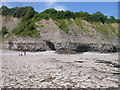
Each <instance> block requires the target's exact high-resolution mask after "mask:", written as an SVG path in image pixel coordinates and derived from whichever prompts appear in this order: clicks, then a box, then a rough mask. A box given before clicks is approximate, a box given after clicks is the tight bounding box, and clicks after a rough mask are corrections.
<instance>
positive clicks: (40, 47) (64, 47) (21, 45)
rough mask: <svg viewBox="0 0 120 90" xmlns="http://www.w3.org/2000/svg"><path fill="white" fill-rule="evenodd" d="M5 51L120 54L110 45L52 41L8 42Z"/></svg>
mask: <svg viewBox="0 0 120 90" xmlns="http://www.w3.org/2000/svg"><path fill="white" fill-rule="evenodd" d="M3 49H10V50H16V51H31V52H36V51H46V50H54V51H56V52H58V53H60V54H75V53H81V52H87V51H96V52H105V53H107V52H118V51H120V47H118V46H114V45H110V44H102V43H101V44H93V43H91V44H82V43H76V42H61V43H56V42H51V41H43V40H40V41H34V40H33V41H32V42H29V41H27V42H26V41H22V42H20V41H19V42H18V41H14V42H13V41H6V42H4V43H3Z"/></svg>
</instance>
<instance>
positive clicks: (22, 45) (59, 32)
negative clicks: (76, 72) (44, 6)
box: [2, 16, 119, 53]
mask: <svg viewBox="0 0 120 90" xmlns="http://www.w3.org/2000/svg"><path fill="white" fill-rule="evenodd" d="M64 22H65V25H66V27H67V29H68V31H67V32H65V30H64V28H61V27H60V23H59V22H58V21H55V20H53V19H48V20H45V19H42V20H40V21H37V22H35V25H36V26H37V27H36V30H37V31H38V33H39V37H28V36H25V37H20V36H16V35H14V34H10V35H9V37H8V38H7V39H5V40H4V41H3V48H6V49H11V50H25V51H45V50H56V51H57V52H59V53H79V52H84V51H99V52H116V51H118V49H119V47H118V39H119V38H118V24H117V23H111V24H108V23H106V24H102V23H100V22H91V23H90V22H87V21H85V20H81V19H77V20H76V19H69V20H67V19H64ZM19 23H21V22H20V19H18V18H13V17H5V16H4V17H2V24H3V26H5V27H6V28H7V29H8V30H9V32H12V30H13V29H14V28H15V27H17V26H18V25H19Z"/></svg>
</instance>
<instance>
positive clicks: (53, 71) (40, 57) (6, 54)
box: [2, 50, 120, 88]
mask: <svg viewBox="0 0 120 90" xmlns="http://www.w3.org/2000/svg"><path fill="white" fill-rule="evenodd" d="M20 53H23V52H15V51H8V50H3V51H2V81H3V82H2V87H3V88H12V87H14V88H19V87H20V88H88V87H90V88H110V87H114V88H117V87H118V86H119V85H120V82H119V80H118V79H119V76H120V72H119V70H118V69H119V68H120V64H119V63H118V53H95V52H85V53H81V54H80V53H79V54H70V55H69V54H68V55H65V54H57V53H55V52H54V51H45V52H27V55H26V56H24V55H23V56H19V54H20Z"/></svg>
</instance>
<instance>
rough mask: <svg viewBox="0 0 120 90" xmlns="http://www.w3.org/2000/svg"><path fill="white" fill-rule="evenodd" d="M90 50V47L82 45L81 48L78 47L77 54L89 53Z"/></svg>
mask: <svg viewBox="0 0 120 90" xmlns="http://www.w3.org/2000/svg"><path fill="white" fill-rule="evenodd" d="M89 48H90V47H89V46H87V45H80V46H78V47H77V49H76V52H77V53H80V52H87V51H89Z"/></svg>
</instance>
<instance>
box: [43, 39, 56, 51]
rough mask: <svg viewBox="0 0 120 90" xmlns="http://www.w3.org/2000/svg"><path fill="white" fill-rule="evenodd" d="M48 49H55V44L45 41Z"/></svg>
mask: <svg viewBox="0 0 120 90" xmlns="http://www.w3.org/2000/svg"><path fill="white" fill-rule="evenodd" d="M45 43H46V44H47V46H48V47H49V48H50V50H53V51H56V49H55V45H54V44H53V43H52V42H51V41H45Z"/></svg>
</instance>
